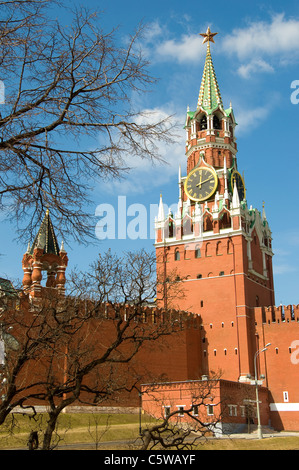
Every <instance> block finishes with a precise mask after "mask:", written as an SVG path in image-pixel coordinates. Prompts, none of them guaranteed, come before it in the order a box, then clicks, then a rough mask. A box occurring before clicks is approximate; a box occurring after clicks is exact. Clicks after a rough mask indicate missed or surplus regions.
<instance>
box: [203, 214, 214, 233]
mask: <svg viewBox="0 0 299 470" xmlns="http://www.w3.org/2000/svg"><path fill="white" fill-rule="evenodd" d="M212 230H213V222H212V218H211V217H209V216H206V217H205V218H204V221H203V231H204V232H210V231H212Z"/></svg>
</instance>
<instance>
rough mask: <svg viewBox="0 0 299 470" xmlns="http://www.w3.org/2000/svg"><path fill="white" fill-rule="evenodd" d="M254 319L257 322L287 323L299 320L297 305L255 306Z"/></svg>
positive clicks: (298, 307) (298, 306)
mask: <svg viewBox="0 0 299 470" xmlns="http://www.w3.org/2000/svg"><path fill="white" fill-rule="evenodd" d="M254 313H255V319H256V322H257V323H267V324H269V325H270V324H272V323H276V324H279V323H289V322H299V305H287V306H285V305H279V307H276V306H269V307H255V308H254Z"/></svg>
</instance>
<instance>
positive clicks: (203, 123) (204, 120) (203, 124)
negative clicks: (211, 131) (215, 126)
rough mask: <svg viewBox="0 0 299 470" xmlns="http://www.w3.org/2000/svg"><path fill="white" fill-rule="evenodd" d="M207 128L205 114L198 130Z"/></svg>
mask: <svg viewBox="0 0 299 470" xmlns="http://www.w3.org/2000/svg"><path fill="white" fill-rule="evenodd" d="M206 129H207V116H203V118H202V120H201V121H200V130H201V131H204V130H206Z"/></svg>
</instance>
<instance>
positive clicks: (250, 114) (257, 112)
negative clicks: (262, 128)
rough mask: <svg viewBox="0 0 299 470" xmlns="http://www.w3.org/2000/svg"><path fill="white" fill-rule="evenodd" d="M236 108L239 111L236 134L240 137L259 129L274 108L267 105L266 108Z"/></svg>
mask: <svg viewBox="0 0 299 470" xmlns="http://www.w3.org/2000/svg"><path fill="white" fill-rule="evenodd" d="M236 108H237V109H238V116H237V122H238V126H237V128H236V132H237V135H240V134H243V133H245V132H251V131H252V130H253V129H255V128H257V127H258V126H259V125H260V124H261V122H263V121H265V119H267V117H268V116H269V114H270V112H271V109H272V106H271V105H267V104H266V105H265V106H260V107H257V108H253V109H244V108H243V109H242V107H240V106H237V107H236Z"/></svg>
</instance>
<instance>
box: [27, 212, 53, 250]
mask: <svg viewBox="0 0 299 470" xmlns="http://www.w3.org/2000/svg"><path fill="white" fill-rule="evenodd" d="M37 247H38V248H43V250H44V253H52V254H54V255H58V254H59V248H58V243H57V239H56V235H55V232H54V228H53V225H52V221H51V219H50V214H49V210H48V209H47V211H46V215H45V217H44V219H43V221H42V223H41V226H40V229H39V231H38V233H37V235H36V237H35V240H34V242H33V244H32V247H31V249H30V253H31V254H32V253H33V251H34V248H37Z"/></svg>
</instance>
